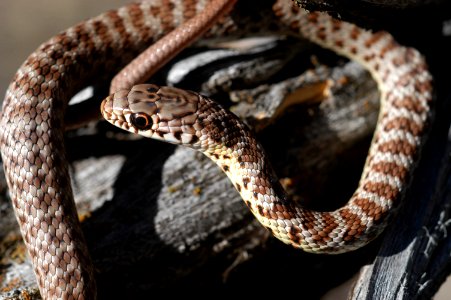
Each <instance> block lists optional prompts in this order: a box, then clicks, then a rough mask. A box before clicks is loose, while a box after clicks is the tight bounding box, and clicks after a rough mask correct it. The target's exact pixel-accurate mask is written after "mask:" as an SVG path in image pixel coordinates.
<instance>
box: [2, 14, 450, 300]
mask: <svg viewBox="0 0 451 300" xmlns="http://www.w3.org/2000/svg"><path fill="white" fill-rule="evenodd" d="M401 25H402V26H400V27H401V28H397V32H399V33H398V35H399V37H400V39H401V40H403V39H404V40H407V41H408V44H414V45H416V46H418V47H419V48H420V50H421V51H422V52H423V53H425V54H426V57H427V58H428V62H429V63H430V65H431V69H432V72H433V74H434V78H435V84H436V87H437V89H436V91H437V94H436V99H437V101H436V113H435V117H434V121H433V123H431V131H430V132H431V134H430V138H429V139H428V141H427V143H426V144H425V146H424V149H423V153H422V158H421V161H420V165H419V167H418V169H417V170H416V172H415V175H414V179H413V184H412V188H411V189H410V191H409V192H408V194H407V196H406V199H405V201H404V203H405V204H404V206H403V209H402V210H401V211H400V213H399V214H398V215H397V217H396V218H395V219H394V222H393V224H392V225H390V227H389V228H388V229H387V230H386V231H385V233H384V234H383V236H382V237H381V238H379V239H378V240H376V241H375V242H373V243H371V244H370V245H368V246H366V247H364V248H363V249H361V250H358V251H355V252H352V253H348V254H343V255H337V256H326V255H312V254H306V253H302V252H300V251H298V250H295V249H291V248H290V247H287V246H286V245H284V244H282V243H280V242H279V241H277V240H275V239H274V238H272V237H270V236H269V234H268V233H267V232H266V231H265V230H264V229H263V228H262V227H261V226H260V225H259V224H258V223H257V222H256V221H255V220H254V218H253V217H252V215H251V214H250V213H249V211H248V210H247V208H246V206H245V205H244V203H242V200H241V199H240V197H239V194H238V193H237V192H236V191H235V189H234V188H233V187H232V185H231V183H230V182H229V181H228V180H227V178H226V176H225V175H224V174H223V173H222V172H221V171H220V170H219V168H217V167H216V166H215V165H214V164H213V163H212V162H211V161H209V160H208V159H207V158H205V157H204V156H203V155H202V154H200V153H196V152H194V151H192V150H189V149H184V148H180V147H175V146H171V145H167V144H163V143H158V142H155V141H152V140H148V139H141V138H136V137H132V136H130V135H128V134H126V133H122V132H120V131H117V130H114V129H113V128H111V126H109V125H108V124H106V123H105V122H100V123H96V124H91V125H90V126H88V127H87V128H84V129H80V130H77V131H71V132H68V134H67V144H68V147H67V148H68V149H69V157H70V162H71V170H72V178H73V187H74V192H75V197H76V202H77V206H78V208H79V212H80V217H81V218H82V219H83V223H82V225H83V230H84V232H85V234H86V238H87V240H88V243H89V248H90V252H91V254H92V257H93V259H94V263H95V266H96V273H97V281H98V285H99V296H100V297H101V299H133V298H137V297H141V298H144V299H147V298H149V297H150V295H151V292H152V290H154V289H164V290H165V292H166V293H169V294H175V293H180V292H181V291H183V293H185V294H187V295H190V294H192V295H202V294H205V295H211V294H210V293H207V292H208V290H209V289H210V290H211V289H213V288H215V289H216V292H215V293H217V291H221V292H223V293H225V294H230V295H236V292H237V291H239V290H243V289H244V290H249V289H252V290H253V291H254V292H255V293H256V294H264V293H267V291H268V290H271V289H274V290H277V291H279V290H280V291H284V292H283V294H284V295H285V296H288V295H290V294H293V295H299V294H301V295H302V296H303V298H305V299H316V298H319V297H320V296H321V295H323V294H324V293H325V292H326V291H328V290H329V289H330V288H332V287H334V286H336V285H338V284H340V283H342V282H344V281H345V280H347V279H349V278H350V277H351V276H352V275H354V274H356V273H357V272H359V270H360V272H359V276H358V278H357V280H356V283H355V285H354V287H353V290H352V293H351V295H350V297H351V298H355V299H428V298H430V297H431V296H432V295H433V294H434V293H435V292H436V291H437V289H438V287H439V286H440V284H441V283H442V282H443V280H444V279H445V278H446V276H447V275H448V273H449V269H450V261H449V253H450V246H451V237H450V235H448V234H447V229H449V224H450V222H449V221H448V219H449V216H448V214H449V212H450V205H451V176H450V166H451V164H450V155H451V140H450V138H449V135H448V130H449V124H450V119H451V113H450V111H451V105H450V102H451V99H450V98H451V88H450V85H449V83H448V82H447V81H449V76H448V74H449V70H450V67H451V60H450V59H449V54H448V53H451V52H450V50H451V35H446V34H444V33H446V32H447V31H446V28H445V29H444V30H442V25H443V24H442V20H440V19H437V20H435V22H432V21H431V22H429V23H427V24H425V27H427V28H425V29H423V30H424V32H428V35H420V36H419V37H418V39H415V40H411V33H410V31H409V28H410V27H409V25H408V24H404V23H402V24H401ZM379 26H381V27H384V25H383V24H380V25H379ZM386 26H387V27H388V28H390V24H388V25H386ZM415 26H417V24H416V25H415ZM415 26H414V27H415ZM287 44H288V45H289V47H290V48H289V49H290V51H293V52H295V54H294V55H292V56H290V57H287V55H281V53H286V51H287ZM271 49H272V50H270V51H266V50H261V52H258V51H257V53H258V55H253V56H249V58H247V60H243V57H244V56H239V57H240V58H241V59H242V60H243V61H240V62H238V63H237V62H236V59H235V60H234V59H233V57H234V55H233V54H231V57H232V59H230V61H231V62H230V66H227V65H222V68H220V69H219V70H215V71H216V72H215V73H214V74H213V75H212V74H211V73H209V74H201V75H199V73H200V72H199V71H198V70H197V69H195V70H194V71H191V72H192V73H193V74H196V76H191V77H196V79H198V80H197V82H188V81H186V80H185V81H184V80H180V79H178V80H180V82H181V84H179V85H178V86H181V87H183V85H184V84H186V85H187V87H188V88H189V89H192V90H196V89H197V90H201V87H203V88H202V90H203V91H204V92H206V93H207V92H208V93H211V94H212V96H214V98H215V99H218V100H220V101H222V102H223V103H224V105H226V106H229V107H230V108H231V109H232V110H233V111H234V112H235V113H236V114H238V115H240V116H241V117H243V118H244V119H245V120H246V122H248V124H250V125H252V126H253V127H254V128H255V130H256V131H257V135H258V137H259V139H260V140H261V142H262V144H263V146H264V148H265V149H266V150H267V152H268V154H269V156H270V159H271V161H272V162H273V165H274V167H275V169H276V171H277V173H278V175H279V176H280V177H281V178H282V180H283V182H284V184H285V185H286V186H287V188H288V189H289V191H290V193H292V195H293V197H294V198H295V199H298V200H299V201H303V202H304V203H305V204H306V205H308V206H309V207H313V208H317V209H322V210H329V209H334V208H336V207H338V206H339V205H341V204H343V203H344V202H346V200H347V198H348V197H349V196H350V195H351V194H352V192H353V189H354V188H355V187H356V185H357V181H358V178H359V175H360V172H361V168H362V166H363V162H364V159H365V151H366V150H367V147H368V145H369V141H370V138H371V136H370V135H371V132H372V130H373V129H374V125H375V122H376V119H377V110H378V92H377V89H376V85H375V83H374V82H373V81H372V80H371V78H370V77H369V75H368V74H367V73H366V72H365V71H364V69H363V68H362V67H360V66H359V65H358V64H356V63H353V62H347V61H346V60H344V59H342V58H339V57H337V56H336V55H334V54H333V53H331V52H329V51H324V50H321V49H320V48H318V47H315V46H311V45H308V44H307V45H306V44H304V43H297V42H295V41H293V40H288V41H279V42H275V43H274V45H273V46H272V47H271ZM199 51H200V50H199ZM202 51H203V50H202ZM252 51H255V50H252ZM212 55H216V54H215V53H214V52H213V54H212ZM237 55H239V54H237ZM184 57H185V59H184V60H182V61H179V63H180V65H178V66H176V67H180V68H183V63H184V62H185V61H186V60H189V59H190V58H189V57H188V58H186V55H185V56H184ZM262 58H263V61H266V62H269V63H267V64H263V63H262V61H261V59H262ZM257 59H259V61H258V62H257V63H256V60H257ZM221 63H224V62H223V61H221ZM211 65H214V64H211ZM255 65H258V66H261V67H262V71H261V73H263V74H265V73H267V74H268V76H269V78H259V82H257V83H250V82H247V81H244V80H240V78H241V79H242V78H243V76H245V75H244V74H246V73H248V72H251V71H252V72H255V71H256V70H255ZM273 65H278V66H280V65H282V66H283V67H281V69H280V70H277V72H275V74H273V73H272V72H270V70H271V69H272V66H273ZM292 65H296V66H298V68H296V69H295V70H293V68H290V66H292ZM265 68H266V69H265ZM198 69H200V70H202V71H204V70H205V69H206V68H205V66H199V68H198ZM231 69H233V70H241V71H240V72H242V73H239V72H238V75H235V76H236V78H232V79H233V80H231V81H230V82H231V85H227V86H224V85H223V84H222V83H224V82H227V80H223V78H228V77H227V76H230V74H237V72H232V71H230V70H231ZM257 71H258V70H257ZM192 73H188V74H187V75H186V78H191V77H190V76H189V74H192ZM166 74H168V69H166V70H165V71H164V72H162V74H161V75H160V77H159V78H166V76H165V75H166ZM169 74H170V72H169ZM224 76H225V77H224ZM213 77H214V78H215V80H210V81H209V79H210V78H213ZM232 77H233V76H232ZM160 80H162V79H160ZM169 81H171V80H169ZM171 82H172V81H171ZM206 82H210V83H209V84H207V83H206ZM211 82H213V85H214V86H211ZM175 83H176V84H177V82H175ZM197 87H198V88H197ZM224 90H225V91H224ZM267 95H270V96H267ZM287 95H291V96H293V95H294V96H296V97H295V98H296V99H298V102H300V103H298V104H297V105H294V106H290V107H288V108H285V109H284V110H283V111H282V112H280V111H279V110H278V108H279V107H281V106H283V105H284V104H283V103H285V102H283V100H284V99H285V98H286V96H287ZM303 95H308V97H303ZM229 98H232V99H234V100H237V99H240V100H242V102H240V103H238V104H237V103H233V102H230V101H229V100H228V99H229ZM304 98H305V99H304ZM275 103H280V104H277V105H276V104H275ZM262 116H263V117H262ZM0 179H1V180H2V181H1V182H0V187H1V196H2V197H1V198H0V258H1V260H0V282H1V287H0V299H1V298H2V297H13V299H34V298H37V297H38V296H37V294H38V293H37V290H36V287H35V282H34V275H33V274H32V271H31V267H30V264H29V261H28V260H27V256H26V252H25V249H24V246H23V244H22V242H21V237H20V233H19V231H18V227H17V225H16V222H15V219H14V216H13V213H12V208H11V205H10V203H9V200H8V198H7V197H6V193H7V190H6V184H5V182H4V176H3V175H0ZM215 295H216V294H215ZM27 297H29V298H27Z"/></svg>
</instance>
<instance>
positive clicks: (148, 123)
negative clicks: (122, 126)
mask: <svg viewBox="0 0 451 300" xmlns="http://www.w3.org/2000/svg"><path fill="white" fill-rule="evenodd" d="M130 122H131V123H132V125H133V127H135V128H136V129H138V130H148V129H150V128H151V127H152V124H153V122H152V118H151V117H150V116H149V115H147V114H145V113H142V112H140V113H134V114H132V115H131V116H130Z"/></svg>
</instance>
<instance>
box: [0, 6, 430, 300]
mask: <svg viewBox="0 0 451 300" xmlns="http://www.w3.org/2000/svg"><path fill="white" fill-rule="evenodd" d="M206 2H207V1H202V0H184V1H176V0H152V1H150V2H143V3H138V4H137V3H134V4H129V5H127V6H125V7H123V8H120V9H118V10H115V11H110V12H107V13H105V14H102V15H100V16H98V17H96V18H93V19H90V20H87V21H85V22H82V23H80V24H78V25H75V26H74V27H71V28H69V29H68V30H66V31H64V32H62V33H60V34H58V35H56V36H54V37H53V38H51V39H50V40H49V41H48V42H46V43H44V44H42V45H41V46H40V47H39V48H38V49H37V50H36V51H35V52H33V53H32V54H31V55H30V56H29V57H28V59H27V60H26V61H25V62H24V63H23V65H22V66H21V67H20V69H19V70H18V71H17V73H16V74H15V76H14V78H13V80H12V82H11V84H10V86H9V88H8V90H7V92H6V96H5V100H4V103H3V111H2V118H1V124H0V142H1V154H2V159H3V163H4V169H5V174H6V179H7V183H8V187H9V192H10V195H11V199H12V203H13V206H14V208H15V212H16V216H17V220H18V222H19V224H20V228H21V232H22V235H23V238H24V241H25V244H26V246H27V248H28V251H29V254H30V256H31V259H32V261H33V266H34V271H35V273H36V276H37V279H38V285H39V288H40V292H41V295H42V297H43V298H44V299H94V298H95V297H96V296H95V295H96V285H95V280H94V275H93V268H92V262H91V260H90V257H89V254H88V251H87V248H86V244H85V241H84V238H83V233H82V231H81V229H80V225H79V221H78V218H77V213H76V209H75V205H74V201H73V196H72V190H71V186H70V178H69V173H68V164H67V162H66V157H65V149H64V143H63V131H64V112H65V109H66V106H67V102H68V100H69V99H70V97H71V96H72V95H73V94H74V93H75V92H76V91H77V90H79V89H80V88H81V87H83V86H85V85H87V84H89V83H91V82H93V81H95V80H96V79H98V78H101V77H102V75H101V74H114V72H116V71H117V70H118V68H119V67H120V66H122V65H124V64H125V63H127V62H128V61H129V60H131V59H132V58H133V57H134V56H135V55H136V54H138V53H139V52H141V51H142V50H144V48H145V47H146V46H147V45H149V44H152V43H154V42H155V41H157V40H158V39H159V38H161V37H162V36H164V35H165V34H167V33H169V32H171V31H172V30H173V29H174V28H176V27H177V26H178V25H180V24H181V23H182V22H184V21H186V20H188V19H190V18H191V17H192V16H194V15H196V14H198V13H199V12H200V11H201V10H202V9H203V8H204V7H205V5H206ZM273 11H274V14H275V16H276V17H277V20H278V21H277V23H278V24H279V25H280V28H284V29H283V30H285V31H284V32H286V30H288V31H291V33H292V34H297V35H301V36H303V37H305V38H307V39H309V40H312V41H313V42H315V43H317V44H319V45H321V46H324V47H326V48H330V49H332V50H334V51H336V52H338V53H341V54H343V55H345V56H348V57H350V58H351V59H355V60H357V61H359V62H361V63H363V64H364V65H365V66H366V67H367V68H368V69H369V70H370V72H371V73H372V74H373V76H374V78H375V80H376V81H377V82H378V86H379V89H380V91H381V104H382V105H381V111H380V115H379V120H378V125H377V128H376V131H375V134H374V137H373V141H372V144H371V147H370V150H369V153H368V158H367V160H366V164H365V167H364V170H363V174H362V177H361V180H360V182H359V185H358V188H357V190H356V191H355V193H354V195H353V196H352V197H351V199H350V200H349V202H348V203H347V204H346V205H345V206H344V207H342V208H339V209H337V210H336V211H334V212H315V211H311V210H308V209H305V208H302V207H300V206H297V205H294V204H293V203H291V202H290V201H289V200H288V199H286V196H285V193H284V191H283V189H282V188H281V186H280V184H279V183H278V180H277V179H276V177H275V175H274V172H273V171H272V169H271V167H270V164H269V162H267V160H266V158H265V156H264V151H263V149H261V146H260V145H259V144H258V142H257V141H256V140H255V139H254V137H253V136H252V134H251V133H250V132H249V130H248V129H247V128H246V127H245V126H244V125H243V124H242V123H241V122H240V121H239V120H238V119H237V118H236V117H235V116H233V115H232V114H230V113H228V112H226V111H225V110H224V109H222V108H221V107H220V106H218V105H217V104H215V103H214V102H213V101H211V100H209V99H207V98H205V97H202V96H200V95H198V94H195V93H192V92H188V91H183V90H179V89H175V88H168V87H157V86H154V85H139V86H136V87H133V88H131V89H130V90H122V91H119V92H117V93H115V94H113V95H112V96H110V97H109V98H108V100H105V102H103V104H102V109H103V114H104V116H105V117H106V118H107V119H109V120H110V121H111V122H112V123H114V124H116V125H118V126H120V127H122V128H124V129H128V130H130V131H132V132H139V133H141V134H144V135H148V136H152V137H156V138H158V139H162V140H165V141H168V142H174V143H180V144H185V145H189V146H191V147H193V148H196V149H199V150H201V151H203V152H204V153H205V154H206V155H208V156H209V157H210V158H212V159H213V160H214V161H216V162H217V163H218V164H219V166H220V167H221V168H222V169H223V170H224V171H225V172H226V173H227V175H228V176H229V178H230V179H231V180H232V181H233V183H234V185H235V187H236V188H237V190H238V191H239V192H240V194H241V196H242V197H243V199H244V200H245V203H246V204H247V206H248V207H249V208H250V209H251V211H252V212H253V214H254V215H255V216H256V217H257V218H258V219H259V221H260V222H261V223H262V224H263V225H264V226H265V227H266V228H268V229H269V230H270V231H271V232H272V233H273V234H274V235H275V236H276V237H278V238H279V239H281V240H282V241H284V242H285V243H288V244H292V245H293V246H295V247H299V248H302V249H303V250H305V251H310V252H317V253H340V252H345V251H350V250H353V249H356V248H358V247H361V246H363V245H365V244H366V243H368V242H369V241H371V240H372V239H373V238H375V237H376V236H377V234H378V233H380V232H381V230H383V228H384V227H385V226H386V224H387V220H388V218H389V217H390V216H391V215H392V212H393V210H394V208H395V207H396V206H397V205H398V204H399V199H400V197H401V195H402V194H403V192H404V191H405V189H406V188H407V187H408V185H409V177H410V175H411V172H412V169H413V167H414V165H415V162H416V160H417V159H418V154H419V148H420V145H421V142H422V139H423V137H424V133H425V130H426V126H425V125H426V123H427V121H428V116H429V115H430V102H431V99H432V95H431V94H432V84H431V76H430V75H429V73H428V71H427V66H426V63H425V61H424V59H423V58H422V56H421V55H420V54H419V53H418V51H416V50H414V49H411V48H406V47H402V46H400V45H399V44H397V43H396V42H395V41H394V40H393V38H392V37H391V36H390V35H389V34H388V33H385V32H377V33H372V32H370V31H366V30H364V29H361V28H359V27H357V26H355V25H352V24H349V23H345V22H341V21H337V20H334V19H333V18H331V17H329V16H328V15H326V14H322V13H312V14H307V13H306V12H304V11H303V10H301V9H299V8H297V7H295V6H293V5H292V4H291V3H290V1H287V0H279V1H277V2H276V3H275V4H274V6H273ZM235 13H236V10H234V11H232V12H231V14H230V15H229V16H227V17H224V18H223V19H222V20H221V23H220V25H219V26H215V27H214V28H213V29H211V30H210V31H209V34H211V35H217V36H223V35H225V34H226V33H227V34H228V33H230V32H233V31H234V30H237V29H239V28H240V26H239V24H238V23H239V20H238V19H237V18H234V14H235ZM272 18H273V19H275V20H276V18H274V17H272ZM281 30H282V29H281Z"/></svg>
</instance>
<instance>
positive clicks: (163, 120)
mask: <svg viewBox="0 0 451 300" xmlns="http://www.w3.org/2000/svg"><path fill="white" fill-rule="evenodd" d="M201 97H202V96H200V95H198V94H196V93H194V92H190V91H185V90H181V89H177V88H173V87H160V86H157V85H154V84H140V85H136V86H134V87H132V88H131V89H130V90H120V91H118V92H116V93H114V94H111V95H110V96H108V97H107V98H106V99H105V100H103V101H102V104H101V106H100V110H101V112H102V115H103V117H104V118H105V119H106V120H107V121H108V122H110V123H111V124H113V125H116V126H117V127H120V128H122V129H124V130H127V131H130V132H133V133H138V134H140V135H143V136H145V137H150V138H153V139H157V140H162V141H166V142H170V143H174V144H184V145H188V146H192V147H195V146H196V145H197V144H198V142H199V137H200V135H201V133H200V130H199V127H198V126H196V124H197V119H198V115H197V113H198V106H199V102H200V99H201Z"/></svg>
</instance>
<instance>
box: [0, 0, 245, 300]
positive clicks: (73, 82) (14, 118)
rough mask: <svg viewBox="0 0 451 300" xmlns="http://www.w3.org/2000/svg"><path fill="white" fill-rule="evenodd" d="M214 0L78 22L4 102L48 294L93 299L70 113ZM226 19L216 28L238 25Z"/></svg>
mask: <svg viewBox="0 0 451 300" xmlns="http://www.w3.org/2000/svg"><path fill="white" fill-rule="evenodd" d="M207 3H208V1H179V0H152V1H147V2H142V3H134V4H130V5H127V6H125V7H123V8H120V9H118V10H113V11H109V12H107V13H104V14H102V15H100V16H98V17H95V18H92V19H90V20H87V21H85V22H82V23H79V24H77V25H75V26H73V27H71V28H69V29H67V30H66V31H63V32H61V33H60V34H58V35H56V36H54V37H52V38H51V39H50V40H49V41H47V42H46V43H44V44H42V45H41V46H40V47H39V48H38V49H37V50H36V51H34V52H33V53H32V54H31V55H30V56H29V57H28V59H27V60H26V61H25V62H24V63H23V65H22V66H21V67H20V69H19V70H18V71H17V73H16V74H15V76H14V78H13V80H12V82H11V84H10V86H9V88H8V90H7V92H6V96H5V100H4V102H3V111H2V116H1V121H0V122H1V123H0V144H1V154H2V159H3V164H4V169H5V174H6V179H7V183H8V186H9V193H10V196H11V199H12V203H13V206H14V209H15V212H16V216H17V220H18V222H19V224H20V228H21V232H22V235H23V238H24V241H25V244H26V246H27V248H28V251H29V253H30V256H31V259H32V261H33V266H34V271H35V273H36V276H37V278H38V285H39V288H40V291H41V295H42V297H43V298H44V299H94V298H95V297H96V287H95V280H94V274H93V268H92V263H91V260H90V258H89V254H88V251H87V248H86V244H85V241H84V238H83V234H82V231H81V229H80V225H79V221H78V217H77V212H76V209H75V205H74V201H73V195H72V190H71V186H70V178H69V173H68V164H67V162H66V158H65V149H64V141H63V131H64V112H65V109H66V105H67V102H68V100H69V99H70V97H72V96H73V95H74V93H75V92H77V91H78V90H79V89H80V88H81V87H84V86H86V85H88V84H91V83H94V82H95V81H99V80H100V79H108V78H111V77H112V75H114V73H115V72H117V71H118V70H119V68H120V67H122V66H123V65H124V64H125V63H127V62H128V61H130V60H131V59H132V58H133V57H134V56H136V55H137V54H138V53H140V52H141V51H142V50H144V48H145V47H146V46H148V45H150V44H152V43H153V42H155V41H157V40H158V39H159V38H161V37H162V36H164V35H165V34H167V33H169V32H171V31H172V30H174V28H176V27H177V26H179V25H180V24H181V23H182V22H184V21H186V20H187V19H189V18H191V17H192V16H193V15H197V14H198V13H199V12H200V11H201V10H202V9H203V8H204V6H205V5H206V4H207ZM235 27H236V26H235V23H234V21H233V20H232V19H231V18H229V17H227V18H225V19H224V20H223V22H222V23H221V25H220V26H216V28H214V29H213V31H212V32H213V33H214V34H222V33H223V32H226V31H232V30H233V29H234V28H235Z"/></svg>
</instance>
